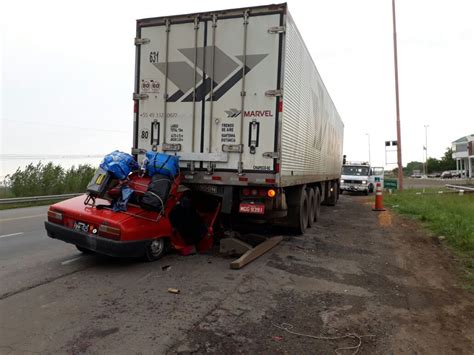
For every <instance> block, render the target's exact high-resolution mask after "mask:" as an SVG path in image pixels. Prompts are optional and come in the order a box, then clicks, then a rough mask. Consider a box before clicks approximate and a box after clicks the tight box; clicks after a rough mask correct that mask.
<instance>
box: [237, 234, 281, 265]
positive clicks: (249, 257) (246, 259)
mask: <svg viewBox="0 0 474 355" xmlns="http://www.w3.org/2000/svg"><path fill="white" fill-rule="evenodd" d="M282 240H283V237H282V236H278V237H273V238H269V239H267V240H266V241H264V242H263V243H261V244H259V245H257V246H256V247H255V248H252V249H250V250H249V251H247V252H246V253H245V254H243V255H242V256H241V257H240V258H238V259H236V260H234V261H232V262H231V263H230V268H231V269H241V268H242V267H244V266H245V265H247V264H248V263H250V262H251V261H253V260H255V259H257V258H258V257H259V256H262V255H263V254H265V253H266V252H267V251H269V250H270V249H271V248H273V247H275V246H276V245H277V244H278V243H280V242H281V241H282Z"/></svg>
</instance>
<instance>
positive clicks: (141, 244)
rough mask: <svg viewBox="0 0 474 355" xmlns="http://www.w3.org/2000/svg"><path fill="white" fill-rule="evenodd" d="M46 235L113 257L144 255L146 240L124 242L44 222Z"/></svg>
mask: <svg viewBox="0 0 474 355" xmlns="http://www.w3.org/2000/svg"><path fill="white" fill-rule="evenodd" d="M44 225H45V227H46V231H47V233H48V237H50V238H53V239H59V240H62V241H63V242H66V243H70V244H74V245H77V246H80V247H83V248H86V249H89V250H92V251H95V252H97V253H99V254H104V255H109V256H115V257H140V256H143V255H145V250H146V245H147V243H148V240H140V241H133V242H124V241H116V240H111V239H107V238H103V237H99V236H94V235H90V234H87V233H83V232H79V231H75V230H72V229H70V228H66V227H64V226H61V225H59V224H55V223H51V222H47V221H46V222H44Z"/></svg>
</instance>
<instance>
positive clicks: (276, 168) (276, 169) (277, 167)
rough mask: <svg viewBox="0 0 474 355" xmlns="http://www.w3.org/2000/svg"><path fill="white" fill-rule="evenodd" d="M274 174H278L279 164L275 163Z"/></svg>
mask: <svg viewBox="0 0 474 355" xmlns="http://www.w3.org/2000/svg"><path fill="white" fill-rule="evenodd" d="M275 172H276V173H279V172H280V164H278V163H275Z"/></svg>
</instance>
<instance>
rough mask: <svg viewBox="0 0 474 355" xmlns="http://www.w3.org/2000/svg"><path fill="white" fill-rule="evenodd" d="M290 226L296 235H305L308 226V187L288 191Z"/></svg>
mask: <svg viewBox="0 0 474 355" xmlns="http://www.w3.org/2000/svg"><path fill="white" fill-rule="evenodd" d="M288 224H289V226H290V227H291V228H292V229H293V232H294V233H295V234H296V235H301V234H304V232H305V231H306V227H307V226H308V194H307V193H306V186H298V187H296V188H292V189H290V190H289V191H288Z"/></svg>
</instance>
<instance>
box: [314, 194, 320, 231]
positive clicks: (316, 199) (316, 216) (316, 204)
mask: <svg viewBox="0 0 474 355" xmlns="http://www.w3.org/2000/svg"><path fill="white" fill-rule="evenodd" d="M320 214H321V192H320V191H319V187H315V188H314V223H316V222H317V221H318V219H319V215H320Z"/></svg>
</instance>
